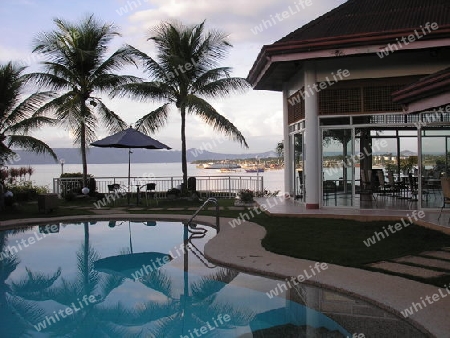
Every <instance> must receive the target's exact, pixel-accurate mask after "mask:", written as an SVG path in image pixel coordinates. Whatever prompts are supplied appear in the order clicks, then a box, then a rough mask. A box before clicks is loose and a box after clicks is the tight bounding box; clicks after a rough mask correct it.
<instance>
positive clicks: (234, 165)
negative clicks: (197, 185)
mask: <svg viewBox="0 0 450 338" xmlns="http://www.w3.org/2000/svg"><path fill="white" fill-rule="evenodd" d="M240 167H241V166H240V165H239V164H237V163H228V162H221V163H208V164H204V165H203V169H239V168H240Z"/></svg>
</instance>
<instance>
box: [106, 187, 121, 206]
mask: <svg viewBox="0 0 450 338" xmlns="http://www.w3.org/2000/svg"><path fill="white" fill-rule="evenodd" d="M120 190H121V186H120V184H118V183H114V184H108V193H110V194H113V195H116V194H117V192H118V191H120ZM116 200H117V198H115V197H114V198H113V205H114V206H115V205H116Z"/></svg>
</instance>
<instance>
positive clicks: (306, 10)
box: [0, 0, 345, 154]
mask: <svg viewBox="0 0 450 338" xmlns="http://www.w3.org/2000/svg"><path fill="white" fill-rule="evenodd" d="M344 2H345V0H294V1H292V0H258V1H255V0H227V1H224V0H95V1H92V0H77V1H67V0H0V22H1V31H2V34H0V62H2V63H3V62H7V61H16V62H20V63H22V64H25V65H27V66H29V68H28V70H29V71H39V70H42V69H41V68H40V65H39V62H40V61H42V60H43V59H42V58H40V57H39V55H36V54H33V53H32V52H31V50H32V44H33V39H34V38H35V37H36V35H37V34H38V33H41V32H49V31H51V30H54V29H55V25H54V22H53V19H54V18H61V19H65V20H67V21H71V22H76V21H78V20H80V19H82V18H84V17H86V16H87V15H90V14H94V15H95V17H96V18H97V19H99V20H101V21H104V22H109V23H114V24H115V25H116V26H117V27H118V30H119V32H120V33H121V35H122V36H121V37H119V38H117V39H115V40H114V41H113V43H112V44H111V52H112V51H114V50H115V49H117V48H119V47H120V46H121V45H123V44H130V45H132V46H134V47H136V48H138V49H140V50H141V51H143V52H145V53H147V54H148V55H150V56H155V49H154V45H153V44H152V43H151V42H150V41H147V39H148V37H149V32H150V30H151V29H152V28H153V27H155V26H157V25H158V24H159V23H161V22H162V21H174V20H176V21H179V22H182V23H183V24H198V23H200V22H202V21H204V20H206V27H207V29H220V30H222V31H223V32H225V33H226V34H228V39H229V41H230V42H231V44H232V45H233V48H231V49H230V51H229V54H228V56H227V57H226V59H225V60H224V61H223V62H222V64H221V66H227V67H232V68H233V73H232V76H235V77H244V78H245V77H247V75H248V72H249V70H250V69H251V67H252V65H253V62H254V61H255V59H256V57H257V55H258V53H259V52H260V50H261V48H262V46H263V45H267V44H272V43H273V42H275V41H277V40H279V39H281V38H282V37H284V36H285V35H287V34H289V33H290V32H292V31H294V30H295V29H297V28H299V27H301V26H303V25H304V24H306V23H308V22H310V21H311V20H313V19H315V18H317V17H318V16H320V15H322V14H325V13H326V12H328V11H330V10H332V9H333V8H335V7H337V6H339V5H340V4H342V3H344ZM283 12H285V13H284V15H282V13H283ZM269 22H270V23H271V25H269ZM128 73H132V74H133V75H139V76H143V74H142V73H139V72H136V70H133V69H130V70H129V71H128ZM96 96H101V97H102V98H103V99H104V102H105V103H106V104H107V105H108V107H109V108H110V109H112V110H113V111H114V112H116V113H117V114H119V115H120V116H121V118H122V119H123V120H124V121H125V122H126V123H128V124H130V125H132V124H133V123H135V122H136V120H137V119H139V118H140V117H142V116H143V115H145V114H147V113H149V112H150V111H152V110H154V109H155V108H157V107H158V105H157V104H155V103H152V102H144V103H141V102H133V101H131V100H128V99H109V98H108V97H107V96H106V95H96ZM209 102H210V103H211V104H212V105H213V106H214V107H215V108H216V109H217V110H218V111H219V113H221V114H222V115H223V116H225V117H226V118H227V119H229V120H230V121H231V122H232V123H233V124H234V125H235V126H236V127H237V128H238V129H239V130H240V131H241V132H242V134H243V135H244V137H245V139H246V141H247V143H248V145H249V148H248V149H246V148H243V147H241V146H240V145H239V144H238V143H237V142H233V141H230V140H228V139H227V138H224V137H223V136H221V135H219V134H217V132H215V131H214V130H213V129H212V128H211V127H209V126H208V125H206V124H204V123H203V122H202V121H201V120H200V119H198V118H196V117H195V116H193V115H188V117H187V125H186V137H187V148H188V149H189V148H200V149H208V150H211V151H213V152H219V153H229V154H233V153H234V154H235V153H255V152H264V151H269V150H274V149H275V147H276V144H277V143H278V142H280V141H281V140H282V139H283V131H282V130H283V129H282V121H283V113H282V94H281V93H279V92H269V91H254V90H252V89H250V90H248V91H247V92H245V93H243V94H233V96H230V97H228V98H224V99H218V100H210V101H209ZM180 128H181V124H180V117H179V113H178V111H177V110H176V108H175V107H173V109H172V110H171V112H170V118H169V121H168V124H167V125H166V126H164V127H163V128H161V129H160V130H158V131H157V132H155V133H154V134H153V135H151V136H152V137H154V138H156V139H158V140H159V141H161V142H163V143H165V144H167V145H169V146H170V147H172V148H173V149H178V150H179V149H181V140H180ZM33 136H36V137H38V138H40V139H41V140H43V141H44V142H46V143H47V144H49V145H50V146H51V147H55V148H62V147H73V146H74V145H73V139H72V136H71V133H70V131H68V130H64V129H62V128H61V127H59V128H56V127H52V128H49V127H46V128H43V129H42V130H39V131H36V132H33ZM97 136H98V138H103V137H105V136H108V134H107V132H106V130H104V129H103V128H101V127H100V126H99V127H98V128H97Z"/></svg>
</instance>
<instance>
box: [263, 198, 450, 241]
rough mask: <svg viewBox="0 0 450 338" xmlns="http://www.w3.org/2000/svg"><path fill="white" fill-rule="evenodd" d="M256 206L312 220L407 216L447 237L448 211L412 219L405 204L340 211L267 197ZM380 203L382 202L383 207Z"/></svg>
mask: <svg viewBox="0 0 450 338" xmlns="http://www.w3.org/2000/svg"><path fill="white" fill-rule="evenodd" d="M255 200H256V202H257V204H258V205H259V206H260V207H261V206H262V205H264V206H265V208H264V207H262V208H264V209H266V213H267V214H269V215H273V216H289V217H314V218H348V219H354V220H358V221H377V220H393V221H394V220H399V219H400V218H402V217H405V218H407V217H408V216H410V217H411V218H412V220H414V223H416V224H419V225H423V226H426V227H429V228H433V229H435V230H439V231H442V232H445V233H447V234H450V209H449V208H446V209H444V210H443V211H442V215H441V217H440V219H439V220H438V218H439V213H440V211H439V210H436V209H433V210H431V209H430V210H427V209H422V211H423V213H421V214H420V215H421V216H423V215H424V216H423V217H419V216H417V219H415V218H414V216H413V213H414V212H415V213H414V214H415V215H417V214H418V212H417V210H415V209H414V205H413V204H409V207H410V208H411V209H408V204H405V208H404V209H403V210H401V209H398V208H397V209H394V208H390V207H389V203H391V204H390V205H391V206H392V202H383V201H380V200H378V202H377V208H373V207H374V205H375V203H372V204H370V203H369V207H371V208H368V209H364V208H342V207H339V208H337V207H332V206H329V207H323V208H322V209H306V207H305V206H304V204H302V203H299V202H296V201H293V200H292V199H285V198H282V197H269V198H256V199H255ZM382 203H385V205H383V204H382Z"/></svg>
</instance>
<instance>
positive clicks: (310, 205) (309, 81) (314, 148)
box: [303, 62, 322, 209]
mask: <svg viewBox="0 0 450 338" xmlns="http://www.w3.org/2000/svg"><path fill="white" fill-rule="evenodd" d="M304 69H305V115H306V116H305V124H306V130H305V148H304V149H303V153H304V156H305V157H304V161H305V188H306V189H305V190H306V193H305V202H306V209H318V208H319V197H320V176H321V175H322V169H321V168H320V156H319V152H320V148H319V147H321V144H322V142H321V139H320V135H319V96H318V93H317V92H316V90H314V86H316V82H317V78H316V68H315V64H314V63H312V62H306V63H305V68H304Z"/></svg>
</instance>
